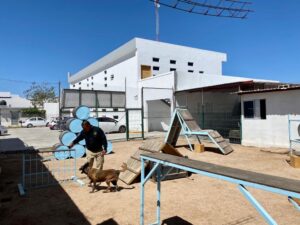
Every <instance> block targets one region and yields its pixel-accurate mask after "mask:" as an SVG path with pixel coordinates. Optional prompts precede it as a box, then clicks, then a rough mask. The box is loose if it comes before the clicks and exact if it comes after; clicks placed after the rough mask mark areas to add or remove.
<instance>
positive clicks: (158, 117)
mask: <svg viewBox="0 0 300 225" xmlns="http://www.w3.org/2000/svg"><path fill="white" fill-rule="evenodd" d="M147 108H148V114H147V122H148V125H147V127H148V131H168V129H169V125H170V119H171V117H170V114H171V108H170V106H168V105H167V104H166V103H164V102H163V101H161V100H152V101H147Z"/></svg>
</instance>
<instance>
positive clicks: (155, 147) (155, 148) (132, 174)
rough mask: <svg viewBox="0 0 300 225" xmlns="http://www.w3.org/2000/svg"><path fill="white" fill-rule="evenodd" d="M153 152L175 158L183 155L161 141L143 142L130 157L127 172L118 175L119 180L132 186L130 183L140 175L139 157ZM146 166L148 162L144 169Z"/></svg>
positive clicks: (146, 163)
mask: <svg viewBox="0 0 300 225" xmlns="http://www.w3.org/2000/svg"><path fill="white" fill-rule="evenodd" d="M154 152H163V153H166V154H171V155H175V156H179V157H182V156H183V155H182V154H181V153H180V152H179V151H178V150H177V149H175V148H174V147H172V146H171V145H169V144H166V143H164V141H163V140H150V141H145V142H143V144H142V145H141V146H140V147H139V149H138V150H137V151H136V152H135V153H134V154H133V155H132V156H130V158H129V159H128V161H127V170H126V171H125V172H123V173H121V174H120V177H119V179H120V180H122V181H123V182H124V183H126V184H128V185H129V184H132V182H133V181H134V180H135V179H136V178H137V177H138V176H139V175H140V174H141V161H140V155H141V154H147V153H154ZM147 166H148V162H145V168H146V167H147Z"/></svg>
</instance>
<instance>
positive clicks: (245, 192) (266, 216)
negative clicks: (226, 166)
mask: <svg viewBox="0 0 300 225" xmlns="http://www.w3.org/2000/svg"><path fill="white" fill-rule="evenodd" d="M238 188H239V190H240V191H241V192H242V194H243V195H244V196H245V198H246V199H247V200H248V201H249V202H250V203H251V204H252V206H254V208H255V209H256V210H257V211H258V212H259V213H260V215H261V216H262V217H263V218H264V219H265V220H266V221H267V223H268V224H270V225H277V223H276V222H275V220H274V219H273V218H272V217H271V216H270V214H269V213H268V212H267V211H266V210H265V209H264V208H263V207H262V206H261V204H259V202H258V201H257V200H256V199H255V198H254V197H253V196H252V195H251V193H250V192H249V191H248V190H247V189H246V188H245V187H244V186H243V185H241V184H240V185H239V186H238Z"/></svg>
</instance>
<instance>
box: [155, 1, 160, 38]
mask: <svg viewBox="0 0 300 225" xmlns="http://www.w3.org/2000/svg"><path fill="white" fill-rule="evenodd" d="M158 2H159V0H154V7H155V34H156V41H159V12H158V8H159V7H160V5H159V4H158Z"/></svg>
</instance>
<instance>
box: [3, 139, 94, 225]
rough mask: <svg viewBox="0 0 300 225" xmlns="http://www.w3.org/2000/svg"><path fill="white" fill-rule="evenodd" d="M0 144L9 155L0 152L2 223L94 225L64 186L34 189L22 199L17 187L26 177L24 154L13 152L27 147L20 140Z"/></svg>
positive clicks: (5, 141) (13, 224) (7, 224)
mask: <svg viewBox="0 0 300 225" xmlns="http://www.w3.org/2000/svg"><path fill="white" fill-rule="evenodd" d="M0 142H1V146H4V147H6V148H5V150H6V153H5V154H4V153H3V151H2V150H3V149H1V151H0V168H1V172H0V224H3V225H20V224H22V225H53V224H56V225H77V224H81V225H90V223H89V221H88V220H87V219H86V218H85V216H84V215H83V214H82V212H81V211H80V210H79V208H78V207H77V206H76V205H75V203H74V202H73V201H72V199H71V198H70V197H69V195H68V194H67V193H66V192H65V191H64V189H63V188H62V187H61V186H60V185H54V186H50V187H45V188H38V189H31V190H28V191H27V192H26V195H25V196H24V197H20V196H19V191H18V188H17V185H18V183H20V181H21V177H22V154H20V153H13V152H14V151H15V150H16V149H17V148H24V146H25V145H24V143H23V142H22V141H21V140H20V139H17V138H13V139H7V140H1V141H0ZM6 144H8V146H6ZM14 146H16V147H14ZM8 149H10V150H8ZM8 152H9V153H8ZM38 166H40V164H38ZM43 169H44V171H45V170H46V169H47V168H46V167H43Z"/></svg>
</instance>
